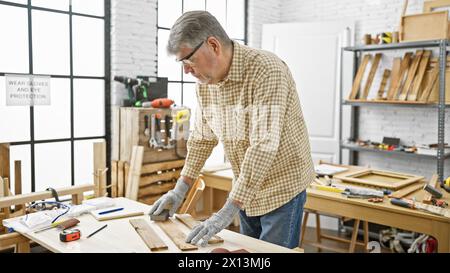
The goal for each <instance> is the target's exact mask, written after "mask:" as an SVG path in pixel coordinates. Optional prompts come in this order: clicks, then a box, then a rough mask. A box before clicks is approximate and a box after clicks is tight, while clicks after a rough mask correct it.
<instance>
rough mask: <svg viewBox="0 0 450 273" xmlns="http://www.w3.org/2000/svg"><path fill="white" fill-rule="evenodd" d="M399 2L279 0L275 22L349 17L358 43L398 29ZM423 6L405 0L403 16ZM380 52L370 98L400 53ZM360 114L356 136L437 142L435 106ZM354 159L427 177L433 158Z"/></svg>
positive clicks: (449, 168)
mask: <svg viewBox="0 0 450 273" xmlns="http://www.w3.org/2000/svg"><path fill="white" fill-rule="evenodd" d="M402 6H403V0H395V1H393V0H304V1H298V0H281V15H280V22H303V21H335V20H342V19H352V20H354V21H355V22H356V30H355V43H356V44H361V41H362V37H363V35H364V34H366V33H371V34H375V33H379V32H383V31H394V30H397V27H398V24H399V20H400V14H401V9H402ZM422 7H423V0H410V1H409V5H408V8H407V11H406V14H414V13H419V12H421V11H422ZM383 53H384V54H386V56H385V57H383V59H382V62H381V65H380V68H379V69H378V73H377V75H376V77H375V79H374V82H373V84H372V88H371V92H370V95H369V97H373V96H374V95H375V93H376V89H377V88H378V87H379V83H380V81H381V74H382V71H383V70H384V68H390V67H391V66H392V63H391V62H392V59H391V58H390V57H393V56H394V55H395V56H401V55H403V53H404V51H402V52H400V51H396V52H383ZM388 56H389V57H388ZM435 56H436V55H435ZM447 112H448V113H447V115H446V124H450V123H449V121H450V111H447ZM360 113H361V115H360V130H359V132H360V138H361V139H370V140H372V141H381V140H382V138H383V136H390V137H399V138H400V139H401V140H402V141H403V143H404V144H407V145H411V144H414V143H418V144H421V143H433V142H437V111H436V110H435V109H424V108H407V107H386V108H378V107H362V108H361V112H360ZM449 141H450V128H449V126H448V125H447V128H446V142H449ZM359 163H360V164H361V165H370V166H371V167H374V168H382V169H388V170H396V171H401V172H408V173H417V174H420V175H424V176H426V177H428V178H429V177H430V176H431V175H432V174H433V173H435V172H436V171H437V165H436V161H435V160H432V159H416V158H410V157H405V156H401V157H400V156H395V157H386V156H383V155H379V154H374V153H360V160H359ZM449 175H450V160H447V161H446V163H445V176H449Z"/></svg>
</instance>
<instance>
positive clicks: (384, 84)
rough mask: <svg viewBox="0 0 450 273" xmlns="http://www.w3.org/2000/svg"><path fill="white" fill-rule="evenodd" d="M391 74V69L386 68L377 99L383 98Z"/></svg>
mask: <svg viewBox="0 0 450 273" xmlns="http://www.w3.org/2000/svg"><path fill="white" fill-rule="evenodd" d="M390 75H391V70H389V69H385V70H384V72H383V77H382V80H381V83H380V88H378V93H377V99H378V100H382V99H383V95H384V91H385V89H386V84H387V81H388V80H389V76H390Z"/></svg>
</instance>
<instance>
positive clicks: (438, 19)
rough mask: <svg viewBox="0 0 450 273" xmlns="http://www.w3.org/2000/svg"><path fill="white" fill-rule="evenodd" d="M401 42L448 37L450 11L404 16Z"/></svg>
mask: <svg viewBox="0 0 450 273" xmlns="http://www.w3.org/2000/svg"><path fill="white" fill-rule="evenodd" d="M400 28H401V35H400V41H401V42H414V41H425V40H440V39H447V38H448V11H446V10H445V11H436V12H426V13H419V14H413V15H406V16H403V17H402V20H401V24H400Z"/></svg>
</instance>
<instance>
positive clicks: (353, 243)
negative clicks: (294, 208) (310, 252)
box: [300, 209, 369, 253]
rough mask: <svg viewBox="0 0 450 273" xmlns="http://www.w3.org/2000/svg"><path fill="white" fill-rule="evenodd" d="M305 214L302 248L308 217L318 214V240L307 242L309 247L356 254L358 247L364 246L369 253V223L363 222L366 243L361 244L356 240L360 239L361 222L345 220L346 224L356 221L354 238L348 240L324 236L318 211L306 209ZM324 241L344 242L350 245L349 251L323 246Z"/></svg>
mask: <svg viewBox="0 0 450 273" xmlns="http://www.w3.org/2000/svg"><path fill="white" fill-rule="evenodd" d="M304 212H305V215H304V218H303V224H302V231H301V237H300V246H301V247H302V246H303V241H304V237H305V232H306V223H307V222H308V216H309V214H310V213H314V214H316V238H317V239H316V242H307V243H308V244H309V245H311V246H314V247H317V248H319V250H320V249H327V250H331V251H335V252H348V253H354V252H355V247H356V245H361V246H364V247H365V249H366V251H367V243H368V242H369V223H368V222H367V221H362V222H363V229H364V242H359V241H357V240H356V239H357V237H358V229H359V223H360V222H361V220H359V219H351V218H346V219H345V218H344V222H346V221H349V220H355V223H354V224H353V232H352V237H351V239H350V240H348V239H344V238H340V237H337V236H332V235H327V234H322V232H321V230H320V214H319V213H318V212H317V211H312V210H306V209H305V211H304ZM332 216H334V215H332ZM334 217H336V216H334ZM341 218H342V217H341ZM322 239H328V240H332V241H337V242H342V243H349V244H350V245H349V248H348V249H343V248H335V247H330V246H326V245H323V244H322Z"/></svg>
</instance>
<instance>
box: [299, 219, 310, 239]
mask: <svg viewBox="0 0 450 273" xmlns="http://www.w3.org/2000/svg"><path fill="white" fill-rule="evenodd" d="M308 216H309V212H307V211H305V214H304V215H303V223H302V230H301V231H300V232H301V236H300V244H299V245H300V247H301V246H302V245H303V240H304V239H305V233H306V224H307V223H308Z"/></svg>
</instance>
